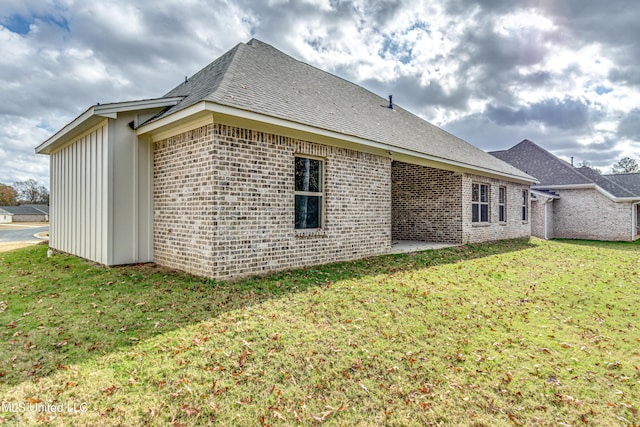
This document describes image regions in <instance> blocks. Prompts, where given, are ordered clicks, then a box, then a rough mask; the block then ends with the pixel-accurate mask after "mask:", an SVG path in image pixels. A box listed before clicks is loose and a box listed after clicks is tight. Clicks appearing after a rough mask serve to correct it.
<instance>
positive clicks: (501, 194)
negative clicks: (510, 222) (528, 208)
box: [498, 187, 507, 222]
mask: <svg viewBox="0 0 640 427" xmlns="http://www.w3.org/2000/svg"><path fill="white" fill-rule="evenodd" d="M498 221H500V222H506V221H507V187H498Z"/></svg>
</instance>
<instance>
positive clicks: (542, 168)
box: [490, 139, 640, 197]
mask: <svg viewBox="0 0 640 427" xmlns="http://www.w3.org/2000/svg"><path fill="white" fill-rule="evenodd" d="M490 154H491V155H493V156H495V157H497V158H499V159H502V160H504V161H505V162H507V163H510V164H512V165H513V166H515V167H517V168H519V169H522V170H523V171H525V172H526V173H528V174H529V175H533V176H534V177H536V178H537V179H538V181H540V184H537V185H536V187H539V188H544V187H545V186H552V185H581V184H597V185H598V186H599V187H600V188H602V189H603V190H605V191H607V192H609V193H610V194H612V195H613V196H615V197H638V196H640V192H636V191H633V190H632V189H631V188H630V187H628V186H627V185H624V184H623V183H622V182H617V181H614V180H611V179H610V177H611V176H610V175H600V174H599V173H597V172H596V171H595V170H593V169H591V168H588V167H580V168H576V167H573V166H571V165H570V164H569V163H567V162H565V161H564V160H562V159H560V158H558V157H556V156H554V155H553V154H551V153H550V152H549V151H547V150H545V149H544V148H542V147H540V146H539V145H537V144H535V143H534V142H531V141H529V140H527V139H525V140H524V141H522V142H520V143H518V144H516V145H514V146H513V147H511V148H510V149H508V150H503V151H492V152H490Z"/></svg>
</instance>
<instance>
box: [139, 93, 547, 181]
mask: <svg viewBox="0 0 640 427" xmlns="http://www.w3.org/2000/svg"><path fill="white" fill-rule="evenodd" d="M204 111H210V112H212V113H214V114H215V113H218V114H223V115H227V116H231V117H237V118H241V119H246V120H251V121H254V122H259V123H264V124H268V125H273V126H278V127H281V128H286V129H290V130H293V131H299V132H305V133H309V134H314V135H319V136H324V137H328V138H332V139H336V140H340V141H347V142H350V143H353V144H358V145H363V146H366V147H371V148H376V149H381V150H384V151H385V152H388V153H389V155H390V156H392V155H393V154H401V155H405V156H409V157H413V158H419V159H423V160H426V161H430V162H434V163H438V164H442V165H449V166H453V167H455V168H459V169H464V170H466V171H470V172H471V173H480V174H481V175H487V174H488V175H492V176H494V177H500V178H507V179H508V180H510V181H516V182H520V183H527V184H531V183H537V182H538V181H537V180H536V179H535V178H534V177H532V176H528V175H515V174H510V173H507V172H501V171H497V170H493V169H489V168H484V167H480V166H475V165H472V164H469V163H464V162H460V161H456V160H451V159H446V158H442V157H437V156H433V155H429V154H425V153H420V152H416V151H413V150H409V149H406V148H401V147H396V146H394V145H389V144H386V143H382V142H377V141H373V140H369V139H364V138H360V137H357V136H353V135H348V134H343V133H339V132H336V131H332V130H327V129H322V128H318V127H314V126H310V125H306V124H304V123H299V122H293V121H290V120H286V119H281V118H278V117H273V116H267V115H264V114H261V113H255V112H253V111H248V110H243V109H239V108H235V107H229V106H226V105H222V104H218V103H215V102H211V101H201V102H199V103H197V104H194V105H192V106H189V107H187V108H185V109H183V110H180V111H177V112H175V113H173V114H170V115H168V116H165V117H161V118H159V119H157V120H153V121H151V122H148V123H146V124H144V125H142V126H140V127H139V128H138V129H137V131H136V133H137V135H143V134H145V133H148V132H153V131H155V130H159V129H161V128H164V127H165V126H170V125H171V124H172V123H174V122H176V121H178V120H180V119H183V118H186V117H190V116H192V115H193V114H196V113H201V112H204ZM487 154H488V153H487ZM488 155H490V154H488Z"/></svg>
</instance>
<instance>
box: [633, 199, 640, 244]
mask: <svg viewBox="0 0 640 427" xmlns="http://www.w3.org/2000/svg"><path fill="white" fill-rule="evenodd" d="M638 205H640V201H637V202H635V203H631V241H632V242H635V240H636V230H637V228H638V210H637V209H636V206H638Z"/></svg>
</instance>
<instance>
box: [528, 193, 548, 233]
mask: <svg viewBox="0 0 640 427" xmlns="http://www.w3.org/2000/svg"><path fill="white" fill-rule="evenodd" d="M544 200H545V199H543V198H539V199H538V200H533V201H532V202H531V235H532V236H535V237H538V238H540V239H544V225H545V224H544V219H545V218H544V211H545V209H546V207H545V203H544ZM549 203H553V202H549ZM547 237H548V238H552V237H553V236H547Z"/></svg>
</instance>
